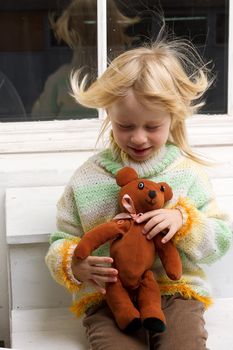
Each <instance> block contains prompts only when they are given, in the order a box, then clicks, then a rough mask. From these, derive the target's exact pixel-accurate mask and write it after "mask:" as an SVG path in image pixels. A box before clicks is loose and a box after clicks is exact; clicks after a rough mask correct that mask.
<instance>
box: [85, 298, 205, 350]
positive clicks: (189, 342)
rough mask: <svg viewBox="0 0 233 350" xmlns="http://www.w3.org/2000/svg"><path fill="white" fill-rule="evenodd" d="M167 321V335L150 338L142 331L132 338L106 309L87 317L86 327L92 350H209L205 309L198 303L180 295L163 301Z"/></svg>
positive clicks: (165, 333)
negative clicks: (204, 316)
mask: <svg viewBox="0 0 233 350" xmlns="http://www.w3.org/2000/svg"><path fill="white" fill-rule="evenodd" d="M162 308H163V311H164V314H165V317H166V321H167V328H166V330H165V332H164V333H160V334H154V335H153V336H150V335H148V334H147V332H145V331H144V330H143V329H141V330H140V331H138V332H136V333H133V334H131V335H127V334H124V333H123V332H122V331H120V330H119V328H118V327H117V325H116V323H115V321H114V319H113V316H112V313H111V311H110V310H109V308H108V307H107V305H104V306H102V307H101V308H99V309H98V310H96V311H95V312H93V313H90V314H88V315H86V317H85V318H84V321H83V324H84V326H85V327H86V334H87V338H88V340H89V344H90V347H89V350H146V349H150V350H187V349H188V350H207V348H206V339H207V331H206V330H205V328H204V324H205V322H204V319H203V314H204V306H203V304H202V303H201V302H199V301H197V300H193V299H190V300H187V299H183V298H182V297H181V296H180V295H178V294H176V295H173V296H163V297H162Z"/></svg>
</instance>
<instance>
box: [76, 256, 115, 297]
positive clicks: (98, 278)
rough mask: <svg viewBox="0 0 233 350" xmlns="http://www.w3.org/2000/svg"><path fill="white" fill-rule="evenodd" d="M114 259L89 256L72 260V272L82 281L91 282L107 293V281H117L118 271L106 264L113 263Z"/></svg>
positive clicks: (100, 290)
mask: <svg viewBox="0 0 233 350" xmlns="http://www.w3.org/2000/svg"><path fill="white" fill-rule="evenodd" d="M112 262H113V259H112V258H110V257H107V256H105V257H103V256H91V255H90V256H88V257H87V258H86V259H83V260H81V259H77V258H76V257H75V256H74V257H73V260H72V266H71V268H72V272H73V274H74V277H75V278H77V279H78V280H79V281H81V282H89V283H91V284H92V285H94V287H95V288H96V289H97V290H98V291H99V292H101V293H103V294H105V293H106V290H105V287H104V285H105V283H106V282H116V281H117V277H116V276H117V274H118V271H117V270H116V269H114V268H112V267H109V266H107V265H106V264H111V263H112Z"/></svg>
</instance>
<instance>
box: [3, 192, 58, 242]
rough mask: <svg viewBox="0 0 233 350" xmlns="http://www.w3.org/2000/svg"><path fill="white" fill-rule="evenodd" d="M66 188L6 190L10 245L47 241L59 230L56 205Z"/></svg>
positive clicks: (7, 227) (7, 229)
mask: <svg viewBox="0 0 233 350" xmlns="http://www.w3.org/2000/svg"><path fill="white" fill-rule="evenodd" d="M63 189H64V187H63V186H55V187H28V188H9V189H7V190H6V232H7V243H8V244H19V243H22V244H23V243H35V242H47V241H48V236H49V234H51V233H52V232H54V231H55V229H56V203H57V201H58V199H59V198H60V196H61V194H62V192H63Z"/></svg>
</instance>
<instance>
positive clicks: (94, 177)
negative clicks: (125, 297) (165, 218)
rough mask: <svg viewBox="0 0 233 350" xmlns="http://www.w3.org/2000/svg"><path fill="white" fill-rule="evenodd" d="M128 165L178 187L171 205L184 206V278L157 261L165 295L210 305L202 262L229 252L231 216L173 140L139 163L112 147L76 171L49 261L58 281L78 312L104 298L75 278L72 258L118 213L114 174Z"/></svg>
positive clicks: (178, 240) (180, 237) (179, 239)
mask: <svg viewBox="0 0 233 350" xmlns="http://www.w3.org/2000/svg"><path fill="white" fill-rule="evenodd" d="M124 166H131V167H133V168H135V170H136V171H137V172H138V174H139V176H140V177H145V178H149V179H151V180H154V181H156V182H159V181H165V182H167V183H168V184H169V185H170V186H171V187H172V189H173V198H172V200H171V201H170V202H168V204H167V207H170V208H171V207H176V206H179V207H180V208H181V209H182V212H183V213H184V217H185V222H184V225H183V226H182V228H181V229H180V230H179V231H178V232H177V233H176V235H175V238H174V241H175V244H176V245H177V248H178V250H179V253H180V256H181V259H182V264H183V275H182V278H181V279H180V280H179V281H172V280H170V279H169V278H168V277H167V276H166V274H165V271H164V269H163V267H162V264H161V262H160V260H159V259H156V260H155V263H154V267H153V270H154V274H155V277H156V279H157V281H158V282H159V285H160V290H161V294H162V295H173V294H175V293H180V294H181V295H182V296H183V297H185V298H195V299H198V300H200V301H202V302H203V303H204V304H205V306H206V307H207V306H209V305H210V304H211V291H210V286H209V284H208V281H207V278H206V276H205V273H204V271H203V269H202V267H201V265H202V264H211V263H213V262H215V261H216V260H218V259H219V258H220V257H221V256H223V255H224V254H225V252H226V251H227V250H228V249H229V247H230V244H231V240H232V232H231V229H230V222H229V220H228V218H227V216H226V215H225V214H223V213H222V212H220V211H219V209H218V207H217V205H216V201H215V196H214V194H213V190H212V186H211V184H210V181H209V179H208V176H207V175H206V173H205V172H204V171H203V169H202V167H201V166H200V165H198V164H197V163H195V162H194V161H192V160H190V159H188V158H187V157H185V156H183V155H182V154H181V153H180V151H179V149H178V148H177V147H176V146H174V145H172V144H167V145H166V146H164V147H163V148H162V149H160V151H159V152H158V153H157V154H156V155H155V156H154V157H152V158H150V159H149V160H147V161H145V162H140V163H138V162H134V161H133V160H131V159H130V158H129V157H128V156H127V155H126V154H125V153H123V152H121V151H120V150H119V149H118V148H117V147H116V146H114V145H112V146H111V147H110V148H109V149H107V150H105V151H102V152H100V153H98V154H96V155H94V156H92V157H91V158H90V159H88V160H87V161H86V162H85V163H84V164H83V165H82V166H81V167H80V168H79V169H78V170H77V171H76V172H75V173H74V175H73V177H72V178H71V180H70V182H69V183H68V185H67V186H66V188H65V191H64V194H63V196H62V197H61V199H60V200H59V202H58V205H57V209H58V211H57V227H58V231H57V232H55V233H54V234H52V235H51V245H50V248H49V251H48V253H47V256H46V263H47V265H48V267H49V270H50V272H51V274H52V276H53V277H54V279H55V280H56V281H57V282H58V283H60V284H62V285H64V286H65V287H66V288H67V289H68V290H69V291H70V292H72V293H74V296H75V297H74V299H75V302H74V307H73V311H74V312H76V314H77V315H81V314H82V313H83V312H85V310H86V309H87V308H89V307H90V306H93V305H94V304H96V303H99V302H101V300H102V299H103V298H104V297H103V295H101V294H100V293H98V292H96V291H95V290H94V289H93V288H92V287H91V286H90V285H89V284H88V283H80V282H79V281H77V280H76V279H75V277H74V276H73V274H72V270H71V261H72V255H73V251H74V249H75V247H76V245H77V244H78V242H79V240H80V237H82V235H83V233H84V232H86V231H88V230H90V229H91V228H93V227H94V226H96V225H98V224H100V223H103V222H105V221H108V220H111V219H112V218H113V217H114V216H115V215H116V214H117V213H118V208H117V196H118V192H119V187H118V186H117V184H116V182H115V174H116V172H117V171H118V170H119V169H121V168H122V167H124ZM94 254H95V255H104V256H105V255H109V244H108V243H107V244H105V245H103V246H101V247H100V248H98V249H97V250H96V251H95V252H94Z"/></svg>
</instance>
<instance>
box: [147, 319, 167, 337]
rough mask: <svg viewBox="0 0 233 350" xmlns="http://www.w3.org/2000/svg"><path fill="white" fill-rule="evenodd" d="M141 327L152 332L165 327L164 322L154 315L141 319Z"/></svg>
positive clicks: (158, 331) (163, 329)
mask: <svg viewBox="0 0 233 350" xmlns="http://www.w3.org/2000/svg"><path fill="white" fill-rule="evenodd" d="M143 327H144V328H146V329H147V330H148V331H150V332H153V333H162V332H164V331H165V329H166V325H165V323H164V322H163V321H161V320H160V319H159V318H156V317H148V318H145V319H144V321H143Z"/></svg>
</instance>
